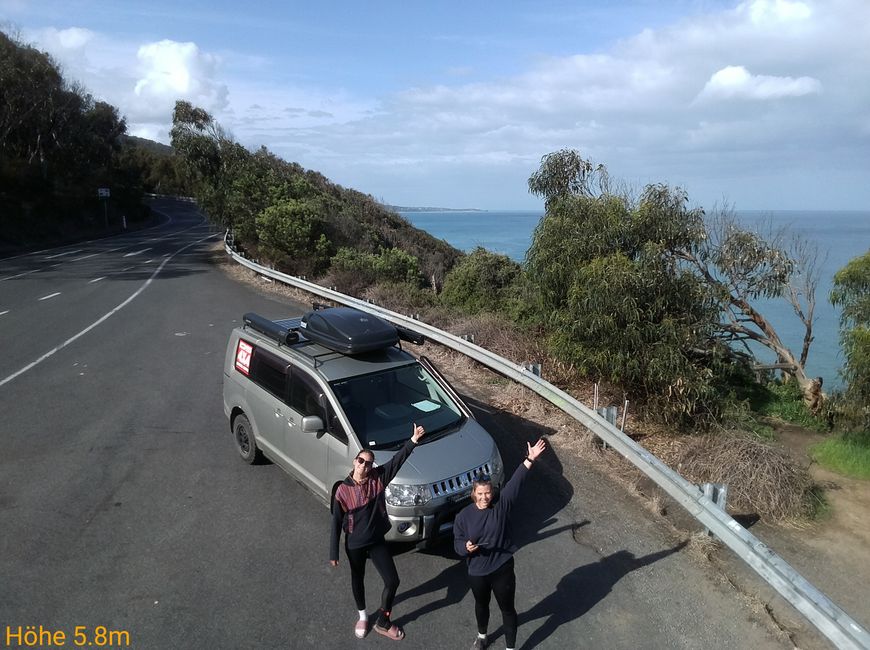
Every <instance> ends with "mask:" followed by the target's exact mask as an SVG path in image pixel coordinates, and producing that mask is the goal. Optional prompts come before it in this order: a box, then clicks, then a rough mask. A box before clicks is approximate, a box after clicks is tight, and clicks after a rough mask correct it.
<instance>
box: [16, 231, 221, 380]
mask: <svg viewBox="0 0 870 650" xmlns="http://www.w3.org/2000/svg"><path fill="white" fill-rule="evenodd" d="M214 236H215V235H214V234H212V235H209V236H208V237H203V238H202V239H198V240H197V241H194V242H191V243H189V244H188V245H187V246H182V247H181V248H179V249H178V250H177V251H175V252H174V253H173V254H172V255H171V256H170V257H167V258H166V259H165V260H163V263H162V264H161V265H160V266H158V267H157V268H156V269H154V273H152V274H151V277H150V278H148V279H147V280H146V281H145V283H144V284H143V285H142V286H141V287H139V288H138V289H137V290H136V291H135V292H134V293H133V295H131V296H130V297H129V298H127V299H126V300H125V301H124V302H122V303H121V304H120V305H118V306H117V307H115V308H114V309H113V310H112V311H110V312H109V313H107V314H104V315H103V316H102V317H101V318H99V319H98V320H96V321H94V322H93V323H91V324H90V325H88V326H87V327H86V328H85V329H83V330H82V331H81V332H79V333H78V334H76V335H74V336H71V337H70V338H68V339H67V340H66V341H64V342H63V343H61V344H60V345H58V346H57V347H55V348H53V349H51V350H49V351H48V352H46V353H45V354H43V355H42V356H41V357H39V358H38V359H37V360H36V361H33V362H31V363H29V364H27V365H26V366H24V367H23V368H22V369H21V370H18V371H17V372H13V373H12V374H11V375H9V376H8V377H5V378H4V379H0V386H3V385H4V384H8V383H9V382H10V381H12V380H13V379H15V378H16V377H18V376H19V375H23V374H24V373H25V372H27V371H28V370H30V369H31V368H33V367H34V366H36V365H38V364H40V363H42V362H43V361H45V360H46V359H48V358H49V357H50V356H52V355H53V354H55V353H56V352H58V351H59V350H62V349H63V348H65V347H66V346H68V345H69V344H70V343H72V342H73V341H75V340H76V339H78V338H80V337H82V336H84V335H85V334H87V333H88V332H90V331H91V330H92V329H94V328H95V327H96V326H97V325H99V324H100V323H102V322H103V321H105V320H106V319H108V318H109V317H111V316H112V315H113V314H115V313H116V312H118V311H120V310H122V309H123V308H124V307H126V306H127V305H129V304H130V303H131V302H133V300H135V298H136V297H137V296H138V295H139V294H140V293H142V292H143V291H145V289H146V287H147V286H148V285H149V284H151V282H152V281H153V280H154V278H155V277H157V274H158V273H160V271H161V270H162V269H163V267H164V266H165V265H166V263H167V262H168V261H169V260H171V259H172V258H173V257H175V256H176V255H178V254H179V253H180V252H181V251H184V250H187V249H188V248H190V247H191V246H195V245H196V244H199V243H200V242H204V241H205V240H206V239H211V238H212V237H214Z"/></svg>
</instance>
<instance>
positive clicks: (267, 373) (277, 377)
mask: <svg viewBox="0 0 870 650" xmlns="http://www.w3.org/2000/svg"><path fill="white" fill-rule="evenodd" d="M288 365H289V364H288V363H287V362H286V361H284V360H282V359H280V358H279V357H276V356H275V355H274V354H271V353H269V352H266V351H265V350H263V349H262V348H258V347H255V348H254V351H253V354H252V355H251V372H250V375H249V377H250V378H251V381H253V382H254V383H255V384H257V385H258V386H260V387H262V388H264V389H265V390H267V391H268V392H270V393H272V395H274V396H275V397H277V398H278V399H280V400H286V399H287V374H288V373H287V370H288Z"/></svg>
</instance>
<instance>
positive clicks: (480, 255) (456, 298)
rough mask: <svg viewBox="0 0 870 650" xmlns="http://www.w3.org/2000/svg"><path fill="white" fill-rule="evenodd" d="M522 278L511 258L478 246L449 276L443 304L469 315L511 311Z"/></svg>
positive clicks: (443, 295)
mask: <svg viewBox="0 0 870 650" xmlns="http://www.w3.org/2000/svg"><path fill="white" fill-rule="evenodd" d="M521 275H522V269H521V267H520V265H519V264H517V263H516V262H514V261H513V260H511V259H510V258H509V257H507V256H506V255H497V254H496V253H491V252H490V251H488V250H486V249H484V248H481V247H480V246H478V247H477V248H475V249H474V250H473V251H472V252H471V253H470V254H469V255H467V256H466V257H464V258H463V259H462V260H460V262H459V263H458V264H456V266H454V267H453V270H452V271H450V273H448V274H447V277H446V278H445V280H444V289H443V290H442V292H441V301H442V303H443V304H444V305H446V306H447V307H453V308H455V309H459V310H461V311H464V312H466V313H469V314H477V313H480V312H482V311H490V312H509V311H511V303H512V302H513V301H514V299H515V297H516V294H517V287H518V283H519V281H520V279H521Z"/></svg>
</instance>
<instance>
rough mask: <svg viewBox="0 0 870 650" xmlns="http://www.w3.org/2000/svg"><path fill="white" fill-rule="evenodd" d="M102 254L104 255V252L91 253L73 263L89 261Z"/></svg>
mask: <svg viewBox="0 0 870 650" xmlns="http://www.w3.org/2000/svg"><path fill="white" fill-rule="evenodd" d="M102 254H103V251H100V252H99V253H91V254H90V255H82V256H81V257H77V258H75V259H74V260H72V261H73V262H81V261H82V260H86V259H89V258H91V257H96V256H97V255H102Z"/></svg>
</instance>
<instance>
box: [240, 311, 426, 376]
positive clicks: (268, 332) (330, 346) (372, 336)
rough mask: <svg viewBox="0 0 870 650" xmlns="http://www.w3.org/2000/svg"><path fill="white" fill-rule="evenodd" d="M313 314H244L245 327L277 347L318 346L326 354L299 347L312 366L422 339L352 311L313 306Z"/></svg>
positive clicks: (372, 317) (370, 315)
mask: <svg viewBox="0 0 870 650" xmlns="http://www.w3.org/2000/svg"><path fill="white" fill-rule="evenodd" d="M312 307H313V310H312V311H310V312H308V313H307V314H305V315H303V316H301V317H296V318H285V319H280V320H274V321H273V320H269V319H268V318H264V317H263V316H259V315H258V314H255V313H250V312H249V313H247V314H245V316H244V323H245V325H246V326H247V327H250V328H252V329H254V330H256V331H258V332H260V333H261V334H264V335H265V336H268V337H269V338H271V339H272V340H274V341H275V342H277V343H278V344H279V345H292V344H297V343H301V344H308V343H317V344H319V345H320V346H322V347H324V348H326V349H327V350H328V352H326V353H317V354H312V353H311V352H310V351H308V350H305V349H304V348H305V347H307V346H306V345H299V346H297V347H296V349H297V350H299V351H300V352H302V353H303V354H305V355H306V356H308V357H309V358H311V359H313V360H314V362H315V366H317V365H318V363H319V358H320V357H326V356H329V355H332V354H341V355H350V356H356V355H359V354H366V353H368V352H374V351H376V350H382V349H384V348H387V347H392V346H394V345H397V346H398V347H399V349H401V348H402V341H408V342H409V343H414V344H416V345H420V344H422V343H423V342H424V341H425V339H424V337H423V335H422V334H418V333H417V332H414V331H412V330H410V329H407V328H405V327H401V326H396V325H393V324H392V323H389V322H387V321H385V320H383V319H382V318H380V317H378V316H376V315H374V314H369V313H367V312H364V311H361V310H359V309H354V308H352V307H329V306H328V305H324V304H322V303H314V304H313V305H312Z"/></svg>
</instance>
